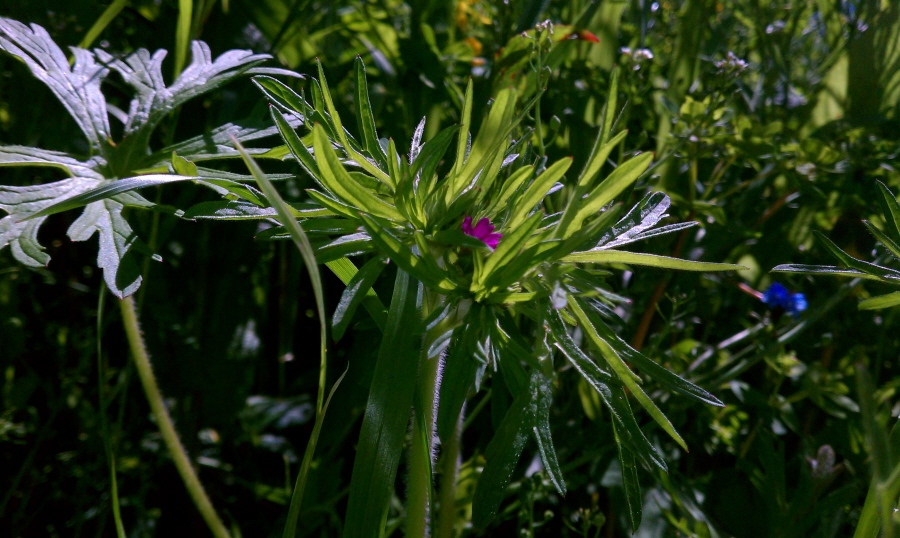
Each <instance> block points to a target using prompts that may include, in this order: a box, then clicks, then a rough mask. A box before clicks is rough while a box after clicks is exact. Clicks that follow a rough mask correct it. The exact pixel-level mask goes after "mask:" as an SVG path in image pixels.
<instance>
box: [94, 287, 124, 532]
mask: <svg viewBox="0 0 900 538" xmlns="http://www.w3.org/2000/svg"><path fill="white" fill-rule="evenodd" d="M105 298H106V286H100V294H99V297H98V298H97V397H98V399H99V400H100V435H102V436H103V449H104V451H105V452H106V463H107V465H108V466H109V489H110V492H109V495H110V497H111V499H110V500H111V502H112V511H113V520H114V521H115V523H116V536H118V538H125V536H126V534H125V525H123V524H122V511H121V510H120V509H119V483H118V480H117V479H116V455H115V454H114V453H113V447H112V439H110V435H109V421H107V420H106V407H107V405H109V402H107V401H106V396H105V394H106V382H105V377H106V376H105V375H104V372H105V371H106V370H105V369H104V368H103V355H102V354H101V351H102V350H103V345H102V338H101V335H102V334H103V300H104V299H105Z"/></svg>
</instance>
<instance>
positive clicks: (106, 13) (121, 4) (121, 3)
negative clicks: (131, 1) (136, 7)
mask: <svg viewBox="0 0 900 538" xmlns="http://www.w3.org/2000/svg"><path fill="white" fill-rule="evenodd" d="M127 5H128V0H114V1H113V3H111V4H110V5H108V6H107V7H106V9H105V10H103V13H102V14H101V15H100V17H99V18H98V19H97V21H96V22H94V25H93V26H91V29H90V30H88V31H87V33H86V34H84V37H83V38H82V39H81V43H79V44H78V47H79V48H82V49H87V48H90V46H91V45H92V44H93V43H94V41H95V40H96V39H97V38H98V37H100V34H102V33H103V30H105V29H106V27H107V26H109V23H111V22H112V21H113V19H115V18H116V16H118V15H119V13H120V12H121V11H122V9H124V8H125V6H127Z"/></svg>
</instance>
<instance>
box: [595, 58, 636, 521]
mask: <svg viewBox="0 0 900 538" xmlns="http://www.w3.org/2000/svg"><path fill="white" fill-rule="evenodd" d="M618 100H619V67H618V66H616V67H613V70H612V80H610V82H609V92H608V93H607V97H606V104H605V105H604V107H603V125H602V126H601V129H600V146H603V145H605V144H606V142H607V140H609V135H610V134H612V128H613V122H614V121H615V119H616V113H617V112H618V110H617V108H618V106H617V105H618ZM604 160H605V159H604ZM635 529H637V527H635Z"/></svg>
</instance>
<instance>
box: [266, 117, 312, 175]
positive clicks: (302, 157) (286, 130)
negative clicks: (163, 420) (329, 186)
mask: <svg viewBox="0 0 900 538" xmlns="http://www.w3.org/2000/svg"><path fill="white" fill-rule="evenodd" d="M269 112H270V113H271V115H272V119H273V120H274V121H275V125H276V126H277V127H278V132H279V133H280V134H281V138H282V139H284V142H285V144H286V145H287V147H288V149H289V150H290V151H291V155H293V156H294V158H295V159H297V161H298V162H299V163H300V165H301V166H302V167H303V169H304V170H305V171H306V173H307V174H309V175H310V177H312V178H313V179H314V180H316V182H317V183H319V184H320V185H321V184H322V180H321V179H320V177H321V173H320V172H319V167H318V165H317V164H316V160H315V159H314V158H313V156H312V155H311V154H310V153H309V150H308V149H306V145H304V144H303V141H302V140H300V137H299V136H298V135H297V132H296V131H294V128H293V127H291V124H290V122H288V119H287V118H285V117H284V115H283V114H282V113H281V111H279V110H277V109H276V108H275V107H271V109H270V110H269Z"/></svg>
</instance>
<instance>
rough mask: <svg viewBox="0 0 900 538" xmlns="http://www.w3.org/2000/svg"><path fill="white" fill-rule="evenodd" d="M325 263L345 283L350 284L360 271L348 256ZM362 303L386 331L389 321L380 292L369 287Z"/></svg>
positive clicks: (379, 327) (381, 329)
mask: <svg viewBox="0 0 900 538" xmlns="http://www.w3.org/2000/svg"><path fill="white" fill-rule="evenodd" d="M325 265H327V266H328V268H329V269H331V272H332V273H334V275H335V276H336V277H338V278H339V279H341V282H343V283H344V285H348V284H350V281H351V280H353V276H354V275H355V274H356V273H357V271H358V269H357V268H356V266H355V265H353V262H352V261H350V260H348V259H347V258H341V259H339V260H334V261H331V262H327V263H326V264H325ZM362 304H363V306H364V307H365V308H366V311H367V312H369V315H370V316H372V320H373V321H375V325H377V326H378V329H379V330H380V331H381V332H382V333H383V332H384V331H385V324H386V323H387V309H386V308H385V307H384V303H382V302H381V299H380V298H379V297H378V294H377V293H375V290H373V289H372V288H369V291H367V292H366V296H365V297H364V298H363V300H362Z"/></svg>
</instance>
